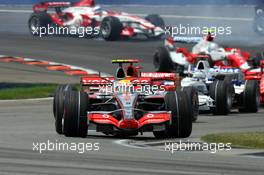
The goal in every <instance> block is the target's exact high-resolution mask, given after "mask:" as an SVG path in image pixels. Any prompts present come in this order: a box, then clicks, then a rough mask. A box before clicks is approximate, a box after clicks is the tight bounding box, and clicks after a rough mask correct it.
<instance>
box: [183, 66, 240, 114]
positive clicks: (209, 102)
mask: <svg viewBox="0 0 264 175" xmlns="http://www.w3.org/2000/svg"><path fill="white" fill-rule="evenodd" d="M200 64H203V69H198V66H199V65H200ZM188 73H189V74H191V77H186V78H184V79H183V80H182V81H181V86H182V87H188V86H192V87H195V89H196V90H197V91H198V99H199V110H201V111H207V110H210V108H211V107H214V99H212V98H211V97H210V96H209V94H208V90H209V89H208V85H209V84H211V83H213V80H214V76H216V75H219V74H226V75H228V74H238V73H240V70H239V69H220V68H210V67H209V65H208V62H206V61H199V62H198V64H197V67H196V68H195V69H194V70H192V71H189V72H188ZM234 89H235V94H241V93H243V92H244V90H245V84H241V85H234Z"/></svg>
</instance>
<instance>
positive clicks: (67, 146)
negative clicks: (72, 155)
mask: <svg viewBox="0 0 264 175" xmlns="http://www.w3.org/2000/svg"><path fill="white" fill-rule="evenodd" d="M32 150H33V151H36V152H39V153H40V154H41V153H43V152H52V151H73V152H77V153H78V154H84V153H85V152H90V151H99V150H100V143H98V142H96V143H88V142H79V143H75V142H70V143H67V142H58V140H56V141H50V140H48V141H47V142H33V143H32Z"/></svg>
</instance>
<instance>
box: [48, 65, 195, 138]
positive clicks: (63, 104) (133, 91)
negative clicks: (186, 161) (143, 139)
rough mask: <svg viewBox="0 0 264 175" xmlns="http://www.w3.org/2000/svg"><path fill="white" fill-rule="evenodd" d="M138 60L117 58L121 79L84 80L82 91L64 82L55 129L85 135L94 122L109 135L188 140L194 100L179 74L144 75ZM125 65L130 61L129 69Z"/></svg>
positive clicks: (55, 108)
mask: <svg viewBox="0 0 264 175" xmlns="http://www.w3.org/2000/svg"><path fill="white" fill-rule="evenodd" d="M137 62H138V60H113V63H115V64H119V67H118V69H117V71H116V77H101V76H86V77H82V78H81V91H77V90H74V89H73V88H72V87H70V86H69V85H66V86H65V85H63V86H59V87H58V89H57V91H56V93H55V97H54V104H53V112H54V116H55V121H56V122H55V125H56V131H57V132H58V133H59V134H64V135H65V136H71V137H85V136H86V135H87V131H88V128H89V127H90V126H91V124H95V125H96V130H97V131H98V132H102V133H104V134H106V135H122V136H134V135H137V134H138V133H141V134H142V133H143V132H153V134H154V136H155V137H157V138H165V137H171V138H176V137H177V138H185V137H189V136H190V134H191V132H192V120H193V114H194V113H193V111H192V107H191V105H192V103H191V100H190V98H188V95H187V93H186V91H182V90H179V89H177V90H176V84H177V81H178V77H177V76H176V75H175V74H174V73H139V68H138V67H136V66H134V65H133V64H135V63H137ZM123 64H129V65H128V66H127V67H126V69H124V68H123Z"/></svg>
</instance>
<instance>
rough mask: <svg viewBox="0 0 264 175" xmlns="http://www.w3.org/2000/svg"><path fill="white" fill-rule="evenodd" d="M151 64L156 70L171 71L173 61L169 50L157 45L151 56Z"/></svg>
mask: <svg viewBox="0 0 264 175" xmlns="http://www.w3.org/2000/svg"><path fill="white" fill-rule="evenodd" d="M153 64H154V67H155V70H156V71H157V72H171V71H172V69H173V63H172V61H171V58H170V55H169V51H168V50H167V49H166V48H165V47H159V48H158V49H157V50H156V52H155V54H154V58H153Z"/></svg>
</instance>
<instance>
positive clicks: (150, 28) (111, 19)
mask: <svg viewBox="0 0 264 175" xmlns="http://www.w3.org/2000/svg"><path fill="white" fill-rule="evenodd" d="M53 9H55V10H53ZM52 10H53V11H52ZM33 11H34V12H33V14H32V15H31V17H30V19H29V21H28V25H29V30H30V32H31V34H32V35H36V36H39V35H40V33H41V32H42V31H41V30H43V28H47V30H46V31H45V32H46V33H48V31H50V29H49V28H48V26H53V27H60V28H64V30H63V31H62V29H57V30H56V34H57V33H59V34H61V33H67V32H65V31H69V30H71V33H76V32H73V29H74V30H75V31H76V30H77V31H80V28H81V29H83V28H86V29H85V30H86V34H87V33H89V34H88V35H89V36H90V35H92V36H102V37H103V38H104V39H105V40H107V41H113V40H118V39H119V38H121V37H124V38H128V37H133V36H136V35H144V36H146V37H147V38H160V37H161V36H163V35H164V33H165V31H164V29H163V27H164V26H165V23H164V20H163V19H162V18H161V17H160V16H159V15H156V14H152V15H148V16H147V17H145V18H141V17H138V16H135V15H132V14H128V13H124V12H115V11H111V10H105V9H102V8H101V7H100V6H99V5H95V2H94V0H81V1H80V2H78V3H70V2H42V3H39V4H37V5H35V6H34V7H33ZM65 28H66V29H65ZM87 30H88V31H87ZM53 31H54V30H53ZM82 31H83V30H82ZM68 33H70V32H68Z"/></svg>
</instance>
